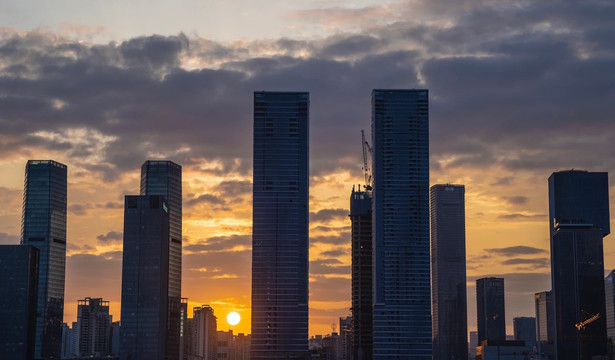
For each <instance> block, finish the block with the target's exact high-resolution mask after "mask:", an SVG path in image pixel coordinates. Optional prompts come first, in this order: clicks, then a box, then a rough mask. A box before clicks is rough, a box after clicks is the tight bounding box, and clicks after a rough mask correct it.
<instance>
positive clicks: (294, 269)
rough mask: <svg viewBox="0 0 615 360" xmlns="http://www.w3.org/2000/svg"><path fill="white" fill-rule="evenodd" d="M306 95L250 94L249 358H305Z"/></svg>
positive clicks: (306, 235)
mask: <svg viewBox="0 0 615 360" xmlns="http://www.w3.org/2000/svg"><path fill="white" fill-rule="evenodd" d="M308 109H309V93H307V92H269V91H259V92H255V93H254V174H253V176H254V181H253V183H254V189H253V215H252V216H253V220H252V345H251V359H252V360H257V359H303V358H304V357H305V355H306V354H307V351H308V213H309V209H308V164H309V161H308V154H309V153H308V134H309V124H308V122H309V115H308Z"/></svg>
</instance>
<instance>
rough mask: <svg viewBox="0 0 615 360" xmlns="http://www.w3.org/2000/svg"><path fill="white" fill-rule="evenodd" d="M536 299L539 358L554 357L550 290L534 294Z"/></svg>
mask: <svg viewBox="0 0 615 360" xmlns="http://www.w3.org/2000/svg"><path fill="white" fill-rule="evenodd" d="M534 298H535V301H536V340H537V346H538V354H539V356H540V358H541V359H550V360H553V359H554V348H553V341H554V339H555V334H554V332H555V325H554V319H553V298H552V297H551V291H543V292H539V293H536V294H535V295H534Z"/></svg>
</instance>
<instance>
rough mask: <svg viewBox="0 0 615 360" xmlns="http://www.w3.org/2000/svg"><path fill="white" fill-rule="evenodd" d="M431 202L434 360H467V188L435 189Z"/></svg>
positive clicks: (432, 189)
mask: <svg viewBox="0 0 615 360" xmlns="http://www.w3.org/2000/svg"><path fill="white" fill-rule="evenodd" d="M430 200H431V303H432V304H431V305H432V319H431V324H432V332H433V358H434V360H467V358H468V335H467V334H468V320H467V300H466V292H467V291H466V227H465V188H464V186H463V185H449V184H446V185H434V186H432V187H431V189H430Z"/></svg>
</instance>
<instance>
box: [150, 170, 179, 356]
mask: <svg viewBox="0 0 615 360" xmlns="http://www.w3.org/2000/svg"><path fill="white" fill-rule="evenodd" d="M141 195H162V196H163V197H164V199H165V200H166V203H167V205H168V207H169V250H168V251H169V302H168V305H169V322H168V324H167V326H168V331H167V360H173V359H179V353H180V339H181V335H180V332H181V280H182V167H181V166H180V165H178V164H176V163H174V162H172V161H154V160H148V161H146V162H145V163H143V165H142V166H141Z"/></svg>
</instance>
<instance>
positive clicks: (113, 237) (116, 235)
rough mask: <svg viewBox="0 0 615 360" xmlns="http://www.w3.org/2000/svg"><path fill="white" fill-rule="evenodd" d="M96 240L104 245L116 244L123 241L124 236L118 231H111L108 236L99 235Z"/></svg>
mask: <svg viewBox="0 0 615 360" xmlns="http://www.w3.org/2000/svg"><path fill="white" fill-rule="evenodd" d="M96 238H97V239H98V241H100V242H102V243H106V242H115V241H121V240H122V239H123V234H122V233H121V232H117V231H110V232H108V233H107V234H106V235H98V236H97V237H96Z"/></svg>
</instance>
